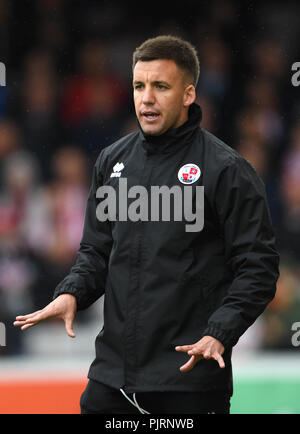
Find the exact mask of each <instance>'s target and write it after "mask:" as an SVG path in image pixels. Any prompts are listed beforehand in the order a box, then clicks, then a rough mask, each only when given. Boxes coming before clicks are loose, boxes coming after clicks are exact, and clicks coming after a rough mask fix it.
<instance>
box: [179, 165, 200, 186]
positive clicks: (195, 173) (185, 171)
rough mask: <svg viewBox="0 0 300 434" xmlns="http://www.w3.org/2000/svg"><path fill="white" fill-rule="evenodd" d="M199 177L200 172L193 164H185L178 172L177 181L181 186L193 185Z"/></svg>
mask: <svg viewBox="0 0 300 434" xmlns="http://www.w3.org/2000/svg"><path fill="white" fill-rule="evenodd" d="M200 175H201V170H200V169H199V167H198V166H197V165H196V164H193V163H190V164H185V165H184V166H182V167H181V168H180V169H179V171H178V179H179V181H180V182H182V184H193V183H194V182H196V181H198V179H199V178H200Z"/></svg>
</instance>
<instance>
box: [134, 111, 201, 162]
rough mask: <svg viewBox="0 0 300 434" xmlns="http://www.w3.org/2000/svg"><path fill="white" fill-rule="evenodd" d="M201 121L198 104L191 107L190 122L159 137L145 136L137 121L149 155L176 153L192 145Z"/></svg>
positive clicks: (143, 143) (143, 144)
mask: <svg viewBox="0 0 300 434" xmlns="http://www.w3.org/2000/svg"><path fill="white" fill-rule="evenodd" d="M201 119H202V110H201V107H200V106H199V105H198V104H196V103H193V104H191V105H190V107H189V112H188V120H187V121H186V122H185V123H184V124H182V125H180V127H178V128H171V129H169V130H167V131H166V132H165V133H163V134H161V135H159V136H153V135H151V134H145V133H144V132H143V130H142V128H141V126H140V123H139V121H137V122H138V126H139V129H140V132H139V133H140V137H141V139H142V146H143V147H144V149H145V151H146V153H147V154H148V155H149V154H156V153H162V154H166V153H169V152H174V151H176V150H177V149H180V148H182V147H183V146H186V145H187V144H189V143H190V141H191V138H192V137H193V135H194V133H195V131H196V129H197V128H198V127H199V126H200V122H201Z"/></svg>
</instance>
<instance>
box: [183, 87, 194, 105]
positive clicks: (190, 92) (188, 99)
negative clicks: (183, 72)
mask: <svg viewBox="0 0 300 434" xmlns="http://www.w3.org/2000/svg"><path fill="white" fill-rule="evenodd" d="M195 99H196V90H195V86H193V85H192V84H190V85H189V86H187V87H186V88H185V90H184V96H183V106H184V107H188V106H190V105H191V104H193V102H194V101H195Z"/></svg>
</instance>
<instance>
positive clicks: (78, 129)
mask: <svg viewBox="0 0 300 434" xmlns="http://www.w3.org/2000/svg"><path fill="white" fill-rule="evenodd" d="M108 59H109V53H108V51H107V47H106V45H105V43H104V42H103V41H98V40H92V41H88V42H87V43H86V44H84V45H83V46H82V47H81V48H80V50H79V54H78V72H77V74H76V75H74V76H73V77H70V78H69V79H68V80H67V82H66V85H65V89H64V95H63V101H62V119H63V122H64V124H65V125H66V127H67V128H68V131H69V137H70V139H71V140H75V141H76V142H77V143H80V144H81V145H82V147H83V149H84V150H85V151H86V153H87V154H88V155H89V156H91V155H92V156H94V157H96V154H98V153H99V150H100V149H101V148H102V147H105V146H106V145H107V144H109V143H110V142H111V141H112V140H114V139H116V138H118V137H119V135H120V133H121V129H122V126H123V115H124V112H122V109H124V107H126V104H127V103H128V94H127V93H128V91H127V88H125V86H124V85H123V83H122V80H121V78H120V77H119V76H118V75H116V73H115V72H114V71H112V70H111V68H110V63H109V60H108Z"/></svg>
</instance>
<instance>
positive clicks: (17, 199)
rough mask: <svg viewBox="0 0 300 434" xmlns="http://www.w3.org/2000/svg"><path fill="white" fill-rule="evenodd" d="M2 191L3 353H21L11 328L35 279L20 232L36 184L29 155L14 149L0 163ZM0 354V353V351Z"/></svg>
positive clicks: (25, 306) (28, 306)
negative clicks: (5, 343)
mask: <svg viewBox="0 0 300 434" xmlns="http://www.w3.org/2000/svg"><path fill="white" fill-rule="evenodd" d="M3 172H4V177H3V191H2V194H1V195H0V300H1V301H0V304H1V312H0V321H2V322H4V323H5V324H7V341H8V342H9V345H7V347H6V348H5V349H3V350H2V349H1V353H2V354H3V353H4V354H20V353H22V352H23V338H22V336H21V335H20V334H19V333H16V330H15V329H14V328H13V327H11V321H12V318H13V317H14V316H15V314H16V311H18V310H19V308H20V307H22V309H26V310H28V309H31V308H32V307H33V306H34V305H33V303H32V288H33V286H34V284H35V281H36V279H37V274H38V271H37V268H36V263H35V260H34V258H33V257H32V255H31V252H30V250H29V248H28V246H27V244H26V241H25V238H24V233H23V231H22V226H23V222H24V219H25V215H26V208H27V204H28V200H29V198H30V196H31V194H32V189H33V188H34V187H35V185H36V181H37V179H36V173H37V166H36V162H35V161H34V159H33V158H32V156H31V155H30V154H29V153H27V152H25V151H23V150H19V151H15V152H14V153H11V154H10V155H9V156H7V157H6V159H5V161H4V164H3ZM1 353H0V354H1Z"/></svg>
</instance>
